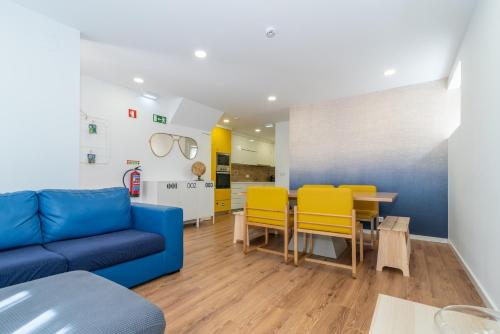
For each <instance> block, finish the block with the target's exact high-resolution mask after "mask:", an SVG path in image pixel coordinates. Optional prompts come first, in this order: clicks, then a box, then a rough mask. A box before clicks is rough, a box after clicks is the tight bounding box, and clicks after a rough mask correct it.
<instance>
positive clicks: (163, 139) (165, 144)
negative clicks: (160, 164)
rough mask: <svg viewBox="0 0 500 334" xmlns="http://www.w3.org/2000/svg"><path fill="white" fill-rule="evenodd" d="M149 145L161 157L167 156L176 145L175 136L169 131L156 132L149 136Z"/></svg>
mask: <svg viewBox="0 0 500 334" xmlns="http://www.w3.org/2000/svg"><path fill="white" fill-rule="evenodd" d="M149 146H150V147H151V151H152V152H153V154H154V155H156V156H157V157H159V158H163V157H164V156H166V155H167V154H168V153H169V152H170V151H171V150H172V147H173V146H174V138H173V137H172V136H171V135H169V134H168V133H155V134H153V135H152V136H151V138H149Z"/></svg>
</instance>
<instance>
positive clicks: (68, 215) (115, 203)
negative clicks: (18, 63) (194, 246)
mask: <svg viewBox="0 0 500 334" xmlns="http://www.w3.org/2000/svg"><path fill="white" fill-rule="evenodd" d="M182 221H183V219H182V210H181V209H180V208H171V207H162V206H155V205H147V204H131V203H130V198H129V196H128V192H127V189H125V188H109V189H100V190H43V191H40V192H38V193H36V192H33V191H22V192H16V193H9V194H2V195H0V288H1V287H5V286H9V285H13V284H18V283H22V282H26V281H30V280H33V279H37V278H41V277H45V276H50V275H55V274H58V273H62V272H65V271H72V270H86V271H91V272H94V273H95V274H98V275H100V276H103V277H105V278H108V279H110V280H112V281H115V282H117V283H119V284H121V285H124V286H126V287H132V286H135V285H138V284H140V283H143V282H146V281H149V280H151V279H153V278H156V277H159V276H162V275H165V274H168V273H172V272H175V271H178V270H180V269H181V268H182V266H183V223H182Z"/></svg>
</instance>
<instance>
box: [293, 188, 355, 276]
mask: <svg viewBox="0 0 500 334" xmlns="http://www.w3.org/2000/svg"><path fill="white" fill-rule="evenodd" d="M358 231H360V232H361V231H362V230H361V224H360V223H358V222H357V220H356V211H354V209H353V199H352V191H351V190H350V189H339V188H300V189H299V190H298V193H297V206H295V207H294V230H293V235H294V239H293V242H294V244H293V250H294V252H293V257H294V263H295V265H298V260H299V258H298V256H299V254H298V234H299V233H304V238H305V237H306V235H307V234H319V235H326V236H330V237H338V238H344V239H350V240H351V248H352V250H351V257H352V264H351V265H350V266H349V265H345V264H340V263H335V262H330V261H323V260H319V259H314V258H310V257H307V256H306V257H305V260H306V261H310V262H316V263H322V264H327V265H331V266H336V267H341V268H346V269H351V271H352V277H354V278H356V268H357V263H356V247H357V245H356V237H357V232H358ZM359 237H360V244H359V247H360V262H363V260H364V259H363V257H364V256H363V233H359Z"/></svg>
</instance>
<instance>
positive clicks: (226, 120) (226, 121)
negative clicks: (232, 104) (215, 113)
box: [222, 118, 230, 123]
mask: <svg viewBox="0 0 500 334" xmlns="http://www.w3.org/2000/svg"><path fill="white" fill-rule="evenodd" d="M222 121H223V122H224V123H229V122H230V121H229V119H228V118H224V119H223V120H222Z"/></svg>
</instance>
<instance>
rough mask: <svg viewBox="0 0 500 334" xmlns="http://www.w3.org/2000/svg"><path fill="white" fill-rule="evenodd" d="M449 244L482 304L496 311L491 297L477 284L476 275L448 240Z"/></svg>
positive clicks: (496, 308)
mask: <svg viewBox="0 0 500 334" xmlns="http://www.w3.org/2000/svg"><path fill="white" fill-rule="evenodd" d="M449 244H450V246H451V249H453V252H455V254H456V255H457V258H458V259H459V261H460V263H461V264H462V266H463V267H464V269H465V273H466V274H467V276H469V279H470V280H471V282H472V284H473V285H474V287H475V288H476V290H477V292H478V293H479V296H480V297H481V299H482V300H483V302H484V303H485V304H486V306H487V307H489V308H491V309H494V310H498V307H497V306H496V305H495V303H494V302H493V299H491V297H490V296H489V295H488V293H487V292H486V289H485V288H484V287H483V285H482V284H481V282H479V280H478V279H477V277H476V275H474V273H473V272H472V270H471V268H470V267H469V265H468V264H467V262H465V259H464V258H463V257H462V254H460V252H459V251H458V249H457V247H455V244H454V243H453V241H451V240H449Z"/></svg>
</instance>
